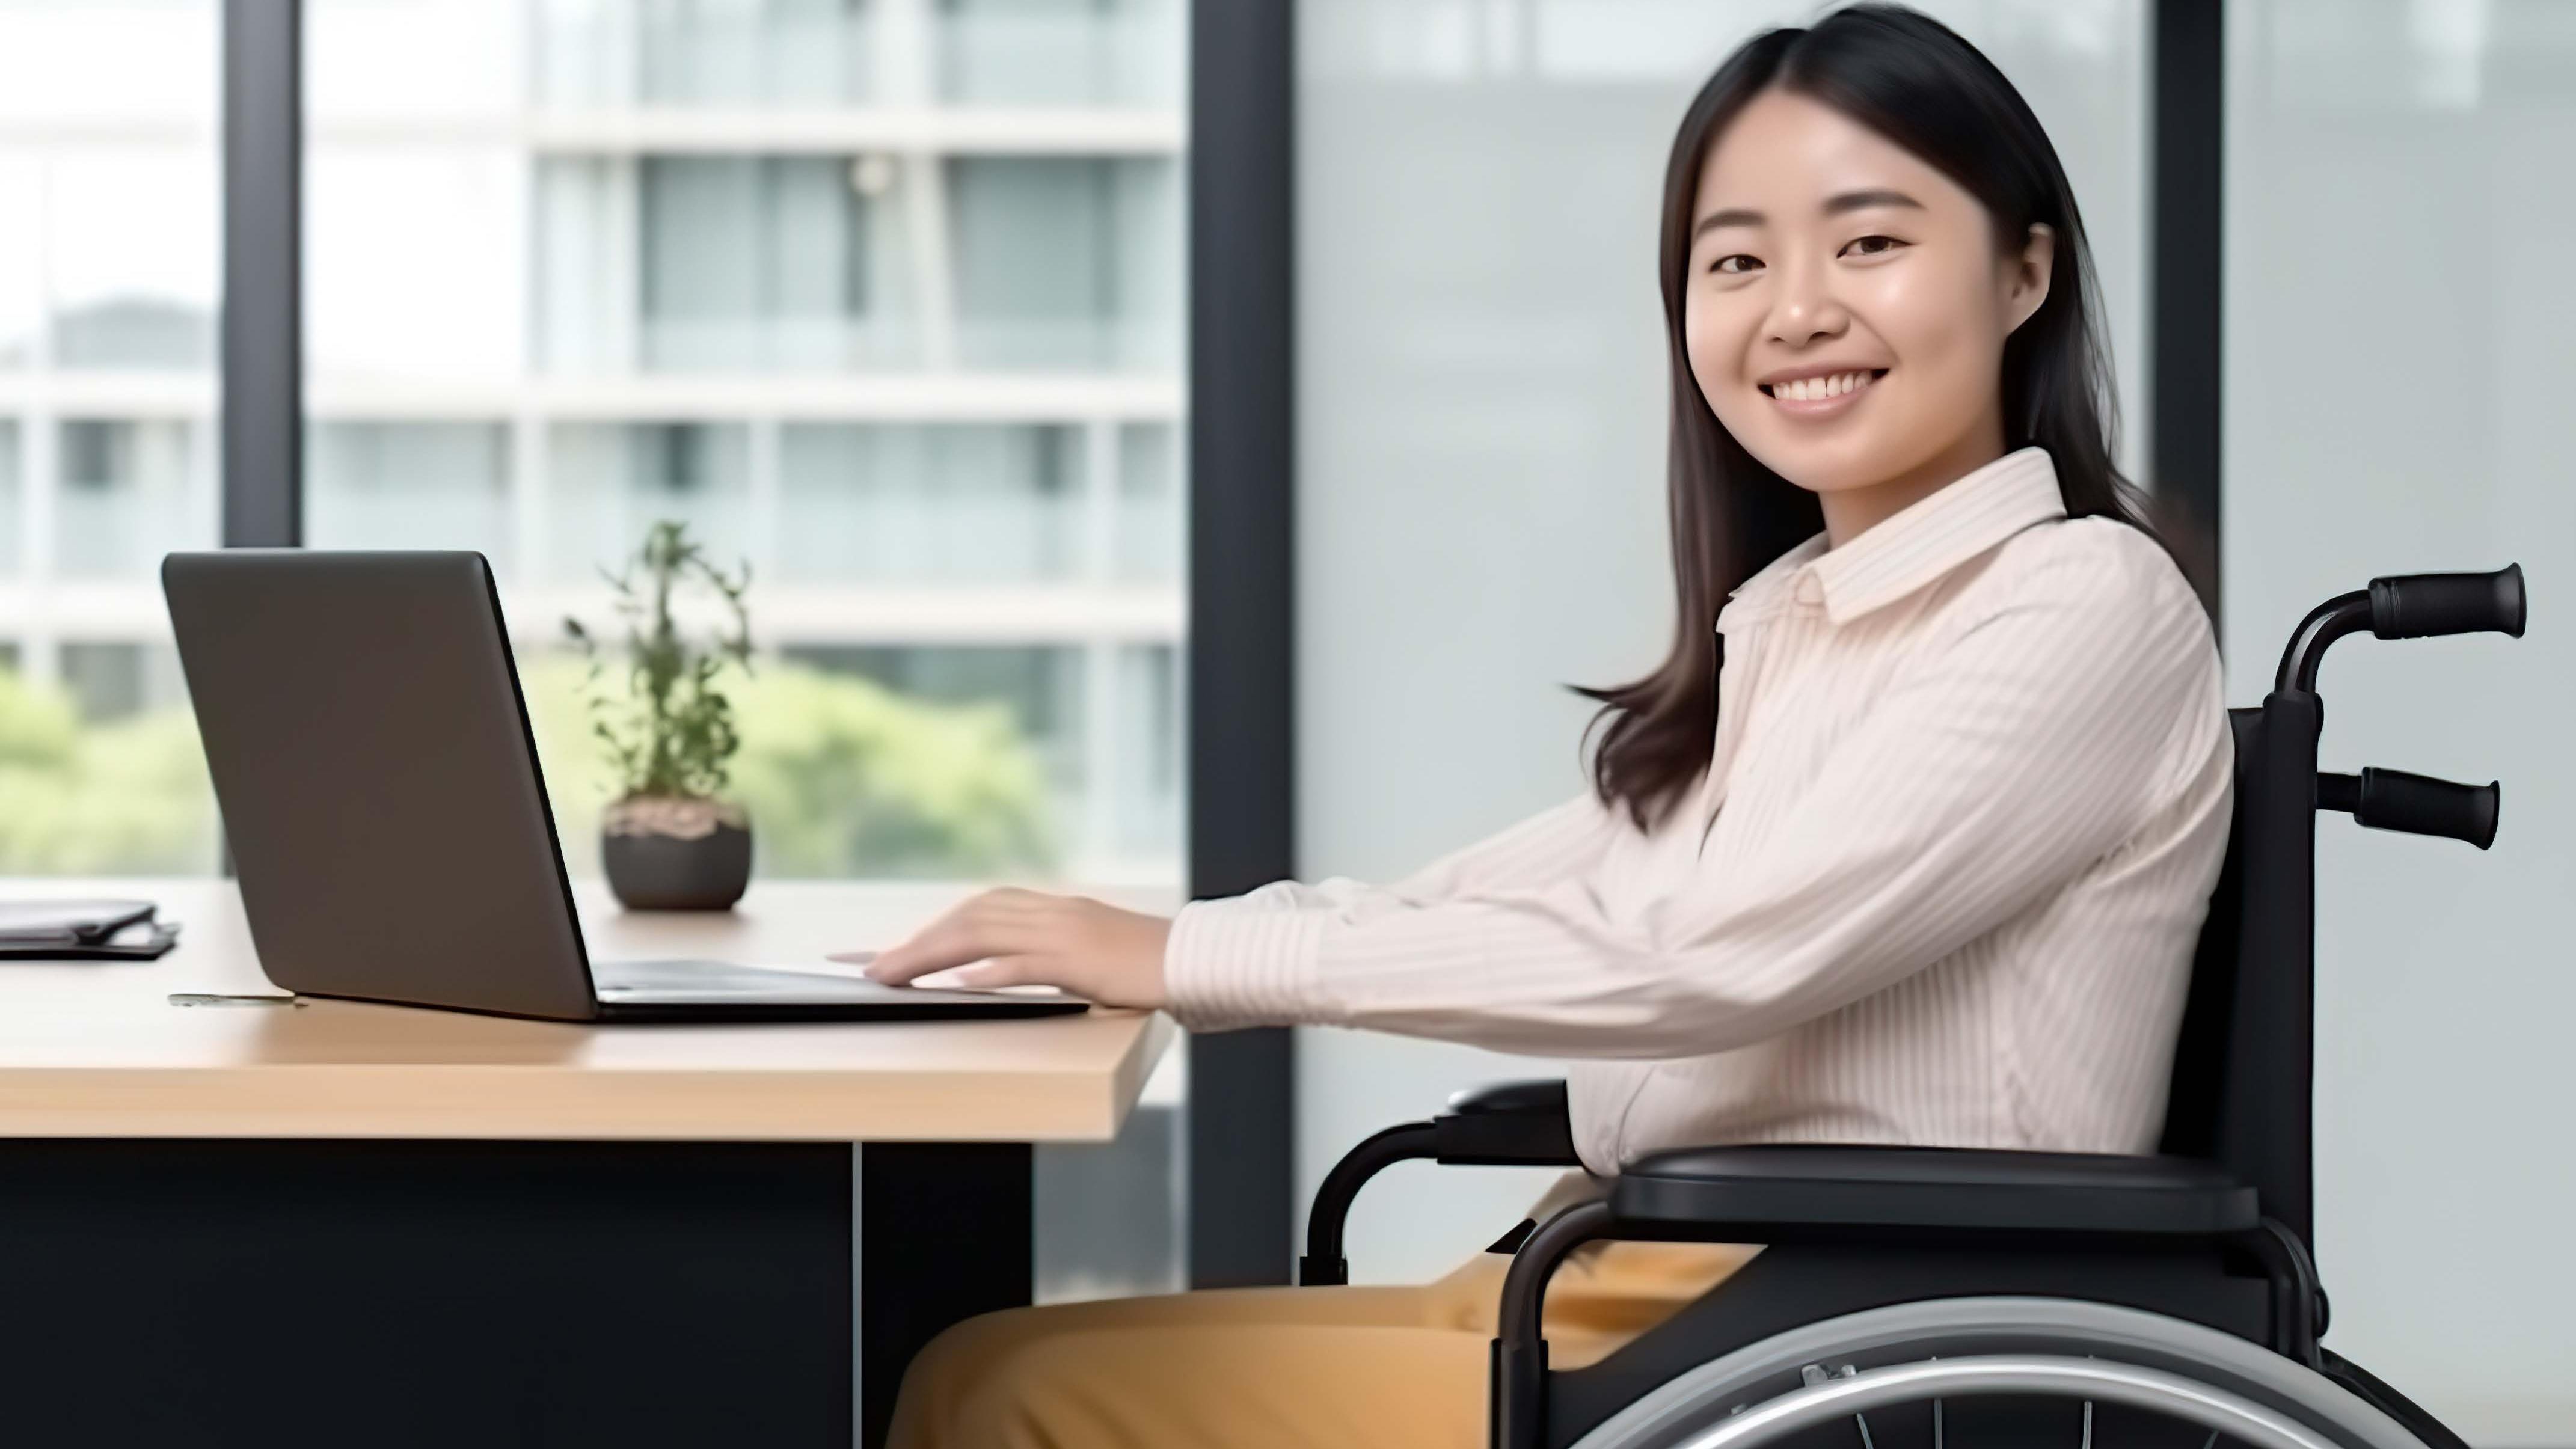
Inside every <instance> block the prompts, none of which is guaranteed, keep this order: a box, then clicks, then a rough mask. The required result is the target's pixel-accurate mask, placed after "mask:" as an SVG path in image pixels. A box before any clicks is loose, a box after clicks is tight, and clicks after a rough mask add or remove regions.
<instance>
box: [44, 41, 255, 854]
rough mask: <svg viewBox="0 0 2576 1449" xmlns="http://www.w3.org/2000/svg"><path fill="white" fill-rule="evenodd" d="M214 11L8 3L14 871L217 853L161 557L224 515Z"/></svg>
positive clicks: (197, 540)
mask: <svg viewBox="0 0 2576 1449" xmlns="http://www.w3.org/2000/svg"><path fill="white" fill-rule="evenodd" d="M216 11H217V7H216V5H215V4H214V0H15V3H10V4H0V378H5V379H6V390H5V391H0V800H5V801H7V802H8V803H7V805H6V807H5V808H0V874H36V875H56V874H69V875H118V874H130V873H143V872H151V873H165V874H166V873H194V872H202V871H209V870H212V869H213V868H214V867H215V864H216V858H217V857H216V841H217V837H218V832H217V830H216V829H215V825H214V811H213V803H212V795H211V792H210V790H209V789H208V787H207V784H206V777H205V764H204V760H203V757H202V756H201V755H200V754H199V753H198V750H197V744H196V731H195V722H194V720H193V719H192V718H191V716H190V715H189V712H188V707H187V701H186V698H185V695H184V694H183V693H182V692H181V690H180V687H179V675H178V669H177V663H176V656H175V655H174V654H173V653H172V652H171V649H170V645H169V621H168V615H167V614H166V612H165V611H164V609H163V607H162V602H161V591H160V586H159V582H158V579H157V576H156V570H157V569H158V566H159V564H160V560H161V555H162V554H163V553H164V552H166V551H167V550H169V549H173V548H202V547H205V546H207V545H209V544H211V543H212V542H213V541H214V539H215V536H216V532H215V517H216V509H215V487H214V459H213V436H214V435H213V419H214V384H213V375H212V374H213V358H214V335H215V315H216V292H217V287H218V284H219V279H218V265H217V256H218V247H219V243H220V236H219V230H218V227H217V225H216V193H217V178H218V168H217V154H216V146H215V125H214V119H215V81H216V46H215V38H216V21H217V14H216Z"/></svg>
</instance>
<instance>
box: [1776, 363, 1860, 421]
mask: <svg viewBox="0 0 2576 1449" xmlns="http://www.w3.org/2000/svg"><path fill="white" fill-rule="evenodd" d="M1885 376H1887V369H1886V368H1884V367H1859V368H1852V369H1850V370H1848V371H1844V372H1832V373H1826V374H1824V375H1823V376H1821V377H1798V378H1791V379H1789V380H1788V381H1786V382H1772V383H1759V384H1756V386H1758V387H1760V388H1761V389H1762V395H1763V396H1764V397H1767V398H1769V399H1771V401H1773V402H1775V403H1777V404H1779V405H1780V410H1781V411H1782V412H1785V413H1790V414H1793V415H1795V416H1798V417H1802V418H1815V417H1824V416H1826V415H1828V414H1831V413H1838V412H1841V411H1843V410H1844V409H1846V408H1848V407H1851V406H1852V405H1854V404H1855V403H1857V402H1859V401H1860V396H1861V394H1862V393H1865V392H1867V391H1869V389H1870V386H1871V384H1873V383H1875V382H1877V381H1878V380H1879V379H1880V378H1882V377H1885Z"/></svg>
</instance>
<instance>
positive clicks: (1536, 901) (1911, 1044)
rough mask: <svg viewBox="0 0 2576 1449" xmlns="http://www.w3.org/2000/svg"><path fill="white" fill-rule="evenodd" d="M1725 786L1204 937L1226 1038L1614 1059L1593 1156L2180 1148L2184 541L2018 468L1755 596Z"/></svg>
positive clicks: (1263, 911)
mask: <svg viewBox="0 0 2576 1449" xmlns="http://www.w3.org/2000/svg"><path fill="white" fill-rule="evenodd" d="M1717 629H1718V632H1719V633H1720V634H1721V635H1723V636H1724V638H1723V646H1724V668H1723V669H1721V670H1720V671H1719V684H1718V701H1719V702H1718V724H1717V732H1716V739H1715V741H1714V744H1713V749H1712V752H1711V756H1710V758H1711V764H1710V768H1709V769H1708V771H1707V772H1706V773H1705V775H1704V776H1702V778H1701V780H1700V782H1699V784H1698V786H1697V788H1696V792H1695V796H1694V798H1693V799H1692V800H1691V801H1690V802H1689V803H1688V804H1686V805H1685V806H1684V807H1683V808H1680V809H1677V810H1675V811H1674V812H1673V813H1672V814H1671V815H1669V816H1668V817H1666V819H1665V820H1664V821H1663V822H1662V823H1660V824H1659V825H1658V826H1657V827H1656V828H1654V829H1652V830H1649V831H1640V830H1638V829H1637V828H1636V827H1635V826H1634V825H1632V824H1630V823H1629V822H1628V819H1627V817H1626V815H1625V814H1624V813H1623V812H1618V811H1614V810H1611V809H1608V808H1605V807H1604V806H1602V805H1601V804H1600V803H1599V802H1597V801H1596V800H1595V799H1594V798H1593V797H1592V796H1590V795H1589V794H1586V795H1584V796H1582V797H1579V798H1577V799H1575V800H1573V801H1570V802H1568V803H1566V804H1565V805H1562V806H1559V807H1558V808H1556V809H1554V810H1550V811H1548V812H1546V813H1544V814H1542V815H1539V816H1537V817H1535V818H1533V819H1531V820H1529V821H1526V822H1524V823H1523V824H1521V825H1519V826H1517V827H1514V828H1513V829H1510V830H1507V831H1505V832H1503V833H1502V834H1501V835H1498V836H1496V837H1494V838H1493V839H1491V840H1487V841H1485V842H1483V843H1481V844H1478V845H1474V846H1471V847H1469V848H1467V849H1466V850H1463V851H1460V852H1458V853H1456V854H1454V855H1451V856H1448V857H1446V858H1445V859H1442V860H1439V861H1436V862H1434V863H1433V864H1432V865H1431V866H1429V867H1428V868H1427V869H1425V870H1423V871H1422V872H1421V873H1419V874H1417V875H1415V876H1413V877H1412V878H1410V879H1408V880H1405V881H1402V882H1399V883H1397V884H1394V885H1391V886H1383V887H1373V886H1367V885H1362V884H1360V883H1358V882H1355V881H1348V880H1328V881H1324V882H1322V883H1320V884H1316V885H1301V884H1297V883H1295V882H1289V881H1282V882H1280V883H1278V884H1275V885H1270V886H1265V887H1263V888H1261V889H1260V890H1257V891H1254V892H1252V893H1250V894H1249V895H1244V896H1238V897H1234V898H1231V899H1226V900H1214V901H1203V902H1198V903H1195V904H1193V905H1190V906H1188V907H1186V908H1185V909H1183V910H1182V912H1181V913H1180V916H1179V918H1178V919H1177V920H1176V921H1175V922H1174V923H1173V929H1172V933H1171V940H1170V946H1169V948H1168V951H1167V954H1166V957H1165V967H1166V974H1167V978H1168V989H1169V993H1170V997H1171V1001H1172V1009H1173V1012H1174V1014H1175V1015H1176V1016H1177V1017H1178V1018H1179V1019H1180V1020H1181V1021H1182V1023H1183V1024H1184V1025H1187V1026H1190V1027H1192V1028H1194V1029H1198V1030H1216V1029H1223V1028H1228V1027H1238V1026H1250V1025H1259V1024H1285V1023H1308V1024H1322V1025H1331V1026H1345V1027H1365V1028H1371V1029H1375V1030H1380V1031H1391V1032H1402V1033H1407V1034H1411V1035H1416V1036H1427V1037H1438V1038H1442V1039H1445V1040H1450V1041H1461V1042H1469V1043H1473V1044H1475V1045H1479V1046H1485V1047H1491V1048H1496V1049H1499V1050H1503V1051H1510V1052H1522V1053H1528V1054H1532V1055H1539V1056H1554V1057H1570V1058H1577V1059H1581V1060H1578V1061H1577V1062H1576V1063H1575V1066H1574V1069H1573V1071H1572V1073H1571V1075H1570V1077H1569V1083H1570V1092H1571V1102H1572V1108H1573V1114H1574V1123H1575V1142H1576V1144H1577V1147H1578V1149H1579V1150H1580V1152H1581V1154H1582V1157H1583V1161H1584V1164H1585V1165H1586V1166H1587V1167H1589V1168H1590V1169H1592V1170H1593V1171H1594V1172H1612V1171H1616V1170H1617V1166H1618V1164H1619V1163H1620V1162H1622V1161H1623V1160H1626V1159H1629V1158H1632V1157H1635V1156H1636V1155H1638V1154H1640V1153H1644V1152H1650V1151H1654V1150H1657V1149H1660V1148H1666V1147H1676V1146H1693V1145H1704V1144H1716V1143H1728V1142H1762V1141H1771V1142H1779V1141H1839V1142H1881V1143H1922V1144H1936V1145H1946V1146H1963V1147H2018V1148H2039V1149H2057V1150H2066V1151H2099V1152H2146V1151H2152V1150H2153V1149H2154V1145H2155V1139H2156V1136H2157V1134H2158V1131H2159V1128H2160V1125H2161V1123H2162V1120H2163V1116H2164V1098H2165V1082H2166V1075H2167V1072H2168V1069H2169V1066H2170V1062H2171V1058H2172V1052H2173V1043H2174V1037H2175V1033H2176V1030H2177V1027H2178V1024H2179V1022H2180V1020H2181V1015H2182V1005H2183V996H2184V991H2185V988H2186V985H2187V982H2188V977H2189V972H2190V961H2191V952H2192V944H2193V941H2194V939H2195V937H2196V936H2197V934H2198V931H2199V928H2200V923H2201V919H2202V917H2203V915H2204V913H2205V911H2206V909H2207V905H2208V897H2209V893H2210V890H2211V887H2212V886H2213V884H2214V883H2215V882H2216V880H2217V875H2218V867H2219V860H2220V856H2221V854H2222V853H2223V851H2224V849H2225V846H2226V834H2227V821H2228V803H2229V793H2230V790H2231V788H2232V775H2233V768H2232V759H2233V754H2232V750H2233V746H2232V742H2231V740H2230V738H2229V735H2228V730H2227V723H2226V712H2225V708H2224V701H2223V698H2222V695H2221V692H2220V680H2219V662H2218V653H2217V648H2216V645H2215V642H2214V640H2213V638H2212V636H2211V632H2210V627H2209V622H2208V618H2207V616H2206V615H2205V614H2204V613H2203V612H2202V610H2201V607H2200V605H2199V603H2198V602H2197V601H2196V600H2195V599H2194V597H2193V595H2192V592H2191V590H2190V588H2189V586H2188V585H2187V584H2186V583H2185V582H2184V580H2183V577H2182V575H2181V573H2180V571H2179V570H2177V569H2176V568H2175V567H2174V565H2173V563H2172V561H2171V560H2170V559H2169V558H2167V556H2166V555H2165V553H2164V552H2163V550H2162V549H2160V548H2159V547H2158V546H2157V545H2156V543H2155V542H2154V540H2152V539H2150V538H2148V537H2147V536H2146V535H2145V534H2143V533H2141V532H2139V531H2137V530H2136V529H2134V528H2131V527H2129V526H2128V525H2126V524H2124V523H2121V522H2118V521H2116V520H2113V519H2107V518H2082V519H2069V518H2067V517H2066V514H2065V508H2064V505H2063V503H2062V501H2061V499H2060V496H2059V493H2058V487H2057V476H2056V471H2055V469H2054V468H2053V467H2051V465H2050V463H2049V459H2048V455H2047V454H2046V453H2044V452H2042V451H2040V450H2038V449H2036V448H2028V449H2024V450H2022V451H2020V452H2016V453H2013V454H2010V455H2008V456H2006V457H2004V458H2001V459H1998V460H1997V461H1995V462H1994V463H1991V464H1989V465H1987V466H1985V467H1983V468H1980V469H1978V470H1977V471H1976V472H1973V473H1971V474H1969V475H1968V476H1966V477H1964V478H1962V479H1960V480H1959V481H1957V482H1956V483H1953V484H1951V485H1950V486H1948V487H1946V488H1943V489H1942V490H1940V491H1939V492H1937V493H1934V494H1932V495H1931V496H1929V497H1927V498H1925V499H1923V500H1921V501H1919V502H1917V503H1916V504H1914V505H1913V506H1912V507H1910V508H1907V509H1905V510H1904V511H1903V512H1900V513H1898V514H1895V515H1894V516H1892V517H1890V518H1888V519H1886V520H1884V521H1882V522H1881V523H1879V524H1878V525H1877V526H1875V527H1873V528H1870V529H1868V530H1866V531H1865V532H1863V533H1861V534H1859V535H1858V536H1856V537H1854V538H1853V539H1851V540H1850V541H1848V542H1847V543H1845V544H1844V545H1843V546H1842V547H1840V548H1831V549H1829V548H1827V547H1826V540H1825V538H1824V536H1823V535H1822V534H1819V535H1817V536H1816V537H1814V538H1811V539H1809V540H1808V541H1807V542H1805V543H1803V544H1801V545H1799V546H1798V547H1797V548H1795V549H1792V550H1791V551H1790V552H1789V553H1788V554H1786V555H1784V556H1783V557H1782V558H1780V559H1779V560H1778V561H1777V562H1775V563H1773V564H1772V565H1771V566H1770V567H1768V568H1765V569H1764V570H1762V571H1761V572H1760V573H1758V574H1756V575H1755V576H1754V577H1753V578H1751V579H1750V580H1748V581H1747V582H1746V583H1745V584H1744V586H1743V587H1742V588H1740V589H1738V590H1737V591H1736V592H1735V593H1734V594H1733V595H1732V596H1731V597H1730V599H1729V601H1728V603H1727V604H1726V606H1725V608H1724V609H1723V610H1721V611H1720V612H1719V614H1718V616H1717Z"/></svg>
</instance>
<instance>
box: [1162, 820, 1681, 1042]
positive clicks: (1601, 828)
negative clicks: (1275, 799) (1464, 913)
mask: <svg viewBox="0 0 2576 1449" xmlns="http://www.w3.org/2000/svg"><path fill="white" fill-rule="evenodd" d="M1623 828H1632V827H1628V826H1627V825H1626V822H1625V821H1624V819H1622V818H1621V817H1619V816H1617V815H1615V814H1614V813H1613V812H1612V811H1611V810H1610V809H1608V808H1607V807H1605V806H1603V805H1602V803H1601V801H1600V800H1599V798H1598V797H1596V796H1595V795H1594V794H1593V793H1592V792H1590V791H1588V790H1587V791H1585V792H1584V793H1583V794H1580V795H1577V796H1575V797H1574V798H1573V799H1571V800H1568V801H1565V802H1564V803H1563V804H1560V805H1556V806H1554V807H1552V808H1550V809H1546V810H1542V811H1540V812H1539V813H1537V814H1536V815H1533V816H1530V817H1529V818H1528V819H1526V820H1523V821H1521V822H1520V823H1519V824H1516V825H1513V826H1511V827H1509V828H1508V829H1505V830H1503V831H1501V832H1500V833H1498V834H1495V835H1492V836H1488V837H1487V838H1485V839H1483V840H1480V841H1477V842H1476V843H1474V844H1472V845H1468V846H1465V847H1463V848H1461V849H1459V850H1454V851H1451V852H1450V853H1449V854H1447V855H1444V856H1441V857H1440V858H1439V859H1437V860H1434V861H1432V862H1431V863H1430V864H1429V865H1426V866H1424V867H1423V868H1422V869H1420V870H1418V871H1415V872H1414V873H1413V874H1411V875H1409V876H1406V877H1405V878H1403V879H1402V880H1399V881H1397V882H1395V883H1394V884H1392V885H1387V886H1372V885H1368V884H1365V883H1363V882H1360V881H1356V880H1351V879H1349V878H1347V877H1340V876H1336V877H1333V878H1331V879H1328V880H1321V881H1315V882H1313V883H1307V882H1303V881H1293V880H1283V881H1274V882H1272V883H1271V884H1269V885H1266V886H1263V887H1261V888H1260V889H1258V890H1254V891H1251V892H1248V893H1246V894H1244V895H1240V896H1231V897H1225V898H1221V899H1217V900H1207V901H1193V902H1191V903H1190V904H1188V905H1186V906H1183V907H1182V908H1181V911H1180V914H1179V916H1178V917H1177V918H1176V919H1175V920H1174V921H1173V923H1172V940H1173V941H1174V942H1177V943H1178V945H1177V946H1176V947H1167V948H1166V949H1165V952H1164V970H1165V974H1166V976H1167V977H1168V975H1169V974H1170V973H1171V971H1172V969H1173V968H1174V965H1175V964H1176V963H1179V962H1190V963H1211V962H1218V961H1237V962H1248V961H1254V960H1257V959H1259V958H1260V957H1261V956H1262V955H1263V954H1264V953H1265V952H1269V951H1276V950H1280V949H1283V947H1284V945H1285V943H1287V942H1289V941H1293V940H1295V939H1299V938H1300V937H1301V933H1302V932H1303V931H1304V930H1305V929H1306V925H1307V922H1308V921H1309V920H1320V919H1322V918H1324V917H1326V916H1328V915H1331V914H1333V913H1337V912H1343V911H1364V910H1367V909H1369V907H1370V903H1371V902H1372V901H1376V902H1403V903H1405V904H1406V905H1408V906H1412V907H1417V908H1418V907H1426V906H1431V905H1436V904H1438V903H1440V902H1443V901H1451V900H1457V899H1461V898H1468V897H1477V896H1485V895H1492V894H1498V893H1505V892H1515V891H1528V890H1537V889H1543V888H1545V887H1547V886H1550V885H1554V884H1556V883H1557V882H1560V881H1565V880H1574V879H1580V878H1581V877H1583V876H1585V875H1588V874H1589V873H1590V872H1591V871H1592V869H1593V868H1594V867H1595V866H1596V865H1597V864H1598V863H1599V860H1600V858H1601V855H1602V853H1603V852H1604V851H1605V850H1607V849H1608V847H1609V844H1610V840H1611V838H1612V836H1614V835H1615V834H1617V833H1618V832H1619V831H1620V830H1621V829H1623ZM1205 986H1206V991H1205V993H1204V994H1203V996H1202V999H1200V1000H1198V1001H1197V1002H1196V1003H1195V1009H1194V1010H1193V1011H1191V1013H1190V1021H1189V1025H1190V1026H1191V1028H1192V1029H1193V1030H1198V1031H1219V1030H1224V1029H1226V1028H1227V1027H1228V1026H1259V1025H1264V1024H1266V1022H1267V1020H1268V1019H1267V1018H1265V1017H1262V1016H1258V1015H1255V1016H1247V1017H1243V1018H1241V1019H1229V1017H1228V1014H1227V1013H1228V1007H1227V1004H1226V1001H1227V993H1228V987H1227V984H1226V982H1225V981H1224V980H1223V979H1222V978H1221V977H1220V978H1219V979H1214V980H1210V981H1207V982H1206V983H1205ZM1177 1009H1178V1008H1176V1010H1177Z"/></svg>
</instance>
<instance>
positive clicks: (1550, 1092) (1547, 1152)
mask: <svg viewBox="0 0 2576 1449" xmlns="http://www.w3.org/2000/svg"><path fill="white" fill-rule="evenodd" d="M1431 1125H1432V1127H1433V1129H1434V1130H1435V1131H1436V1133H1437V1134H1438V1135H1437V1139H1436V1141H1435V1143H1434V1147H1435V1151H1434V1153H1433V1155H1434V1156H1435V1157H1437V1158H1438V1160H1439V1161H1441V1162H1443V1163H1448V1164H1456V1165H1461V1166H1466V1165H1473V1166H1485V1167H1492V1166H1530V1167H1573V1166H1576V1165H1578V1159H1577V1158H1576V1157H1575V1155H1574V1123H1573V1119H1572V1118H1570V1117H1569V1116H1568V1115H1567V1113H1566V1107H1565V1083H1563V1082H1561V1081H1531V1082H1496V1083H1494V1084H1493V1085H1491V1086H1485V1087H1474V1088H1470V1089H1469V1090H1467V1091H1464V1092H1459V1093H1457V1094H1455V1095H1454V1096H1452V1097H1450V1099H1449V1110H1448V1111H1446V1112H1443V1113H1441V1114H1440V1115H1439V1116H1437V1117H1434V1118H1432V1119H1431Z"/></svg>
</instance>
